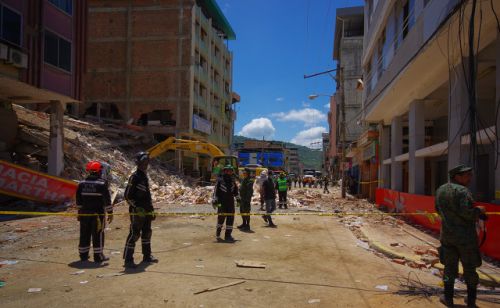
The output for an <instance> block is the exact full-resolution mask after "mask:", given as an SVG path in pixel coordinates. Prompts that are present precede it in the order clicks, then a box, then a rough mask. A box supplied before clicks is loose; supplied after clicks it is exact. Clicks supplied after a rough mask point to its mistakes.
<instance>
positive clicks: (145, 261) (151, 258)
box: [142, 255, 158, 263]
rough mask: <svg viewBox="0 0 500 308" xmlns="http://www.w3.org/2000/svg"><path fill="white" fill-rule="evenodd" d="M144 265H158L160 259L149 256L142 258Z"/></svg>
mask: <svg viewBox="0 0 500 308" xmlns="http://www.w3.org/2000/svg"><path fill="white" fill-rule="evenodd" d="M142 262H144V263H158V259H157V258H155V257H153V255H147V256H144V257H143V258H142Z"/></svg>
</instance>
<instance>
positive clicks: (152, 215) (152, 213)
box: [151, 211, 156, 220]
mask: <svg viewBox="0 0 500 308" xmlns="http://www.w3.org/2000/svg"><path fill="white" fill-rule="evenodd" d="M155 219H156V213H155V212H154V211H153V212H151V220H155Z"/></svg>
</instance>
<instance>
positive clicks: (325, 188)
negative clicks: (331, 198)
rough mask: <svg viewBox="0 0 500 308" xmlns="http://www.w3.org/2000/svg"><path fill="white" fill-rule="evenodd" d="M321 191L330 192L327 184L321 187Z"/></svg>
mask: <svg viewBox="0 0 500 308" xmlns="http://www.w3.org/2000/svg"><path fill="white" fill-rule="evenodd" d="M323 192H324V193H330V191H329V190H328V184H325V186H324V187H323Z"/></svg>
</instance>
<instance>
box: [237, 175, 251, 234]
mask: <svg viewBox="0 0 500 308" xmlns="http://www.w3.org/2000/svg"><path fill="white" fill-rule="evenodd" d="M253 185H254V180H253V179H252V177H251V176H250V170H249V169H247V168H245V170H243V181H242V182H241V185H240V198H241V202H240V214H241V219H242V220H243V223H242V224H241V225H239V226H238V229H240V230H241V231H246V232H250V231H251V229H250V215H249V214H250V210H251V209H252V205H251V202H252V196H253ZM245 214H246V215H245Z"/></svg>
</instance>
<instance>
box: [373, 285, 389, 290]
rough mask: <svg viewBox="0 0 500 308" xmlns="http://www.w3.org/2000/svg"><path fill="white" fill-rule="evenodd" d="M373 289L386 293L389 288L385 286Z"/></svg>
mask: <svg viewBox="0 0 500 308" xmlns="http://www.w3.org/2000/svg"><path fill="white" fill-rule="evenodd" d="M375 289H379V290H382V291H387V290H389V287H388V286H386V285H378V286H376V287H375Z"/></svg>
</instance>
